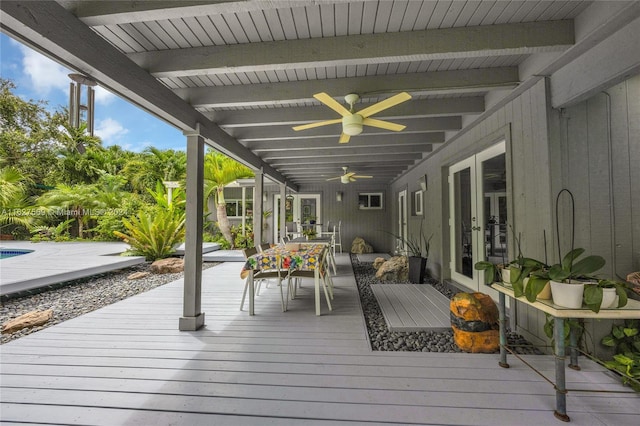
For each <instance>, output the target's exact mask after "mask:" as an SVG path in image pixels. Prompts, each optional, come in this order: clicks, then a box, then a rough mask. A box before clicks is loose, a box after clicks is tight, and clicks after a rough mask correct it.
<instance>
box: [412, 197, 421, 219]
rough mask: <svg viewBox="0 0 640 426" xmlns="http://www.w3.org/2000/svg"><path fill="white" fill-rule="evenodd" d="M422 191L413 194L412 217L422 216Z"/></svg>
mask: <svg viewBox="0 0 640 426" xmlns="http://www.w3.org/2000/svg"><path fill="white" fill-rule="evenodd" d="M422 205H423V203H422V191H415V192H414V193H413V215H414V216H422Z"/></svg>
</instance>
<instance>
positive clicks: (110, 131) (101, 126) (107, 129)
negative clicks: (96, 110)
mask: <svg viewBox="0 0 640 426" xmlns="http://www.w3.org/2000/svg"><path fill="white" fill-rule="evenodd" d="M127 133H129V130H127V129H125V128H124V127H122V124H120V123H118V122H117V121H116V120H114V119H113V118H105V119H104V120H99V121H97V123H96V128H95V134H96V136H98V137H100V139H102V142H104V143H105V145H113V144H115V143H116V142H117V141H118V139H120V138H121V137H122V136H124V135H126V134H127Z"/></svg>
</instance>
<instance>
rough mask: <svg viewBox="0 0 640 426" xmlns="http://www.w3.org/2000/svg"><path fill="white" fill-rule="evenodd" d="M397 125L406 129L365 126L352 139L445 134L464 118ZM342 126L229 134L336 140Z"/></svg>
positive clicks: (273, 128)
mask: <svg viewBox="0 0 640 426" xmlns="http://www.w3.org/2000/svg"><path fill="white" fill-rule="evenodd" d="M394 122H395V123H398V124H404V125H406V126H407V127H406V129H404V130H403V131H402V132H392V131H389V130H385V129H380V128H377V127H371V126H364V131H363V132H362V133H361V134H360V135H358V136H353V137H352V138H351V139H353V140H355V139H360V138H365V137H368V136H369V135H374V134H386V135H390V136H389V137H391V138H393V137H394V136H395V135H399V134H401V133H406V134H411V133H422V132H444V131H447V130H460V129H461V128H462V118H461V117H460V116H454V117H435V118H418V119H415V120H406V119H403V120H394ZM341 132H342V125H341V124H340V123H338V124H334V125H329V126H323V127H316V128H314V129H308V130H304V131H298V132H296V131H295V130H293V129H292V128H291V127H289V126H269V127H264V128H260V127H244V128H234V129H229V133H230V134H231V135H233V137H235V138H236V139H238V140H239V141H256V140H286V139H308V138H314V137H317V136H334V137H336V139H337V138H338V137H340V133H341Z"/></svg>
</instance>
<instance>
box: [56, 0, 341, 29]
mask: <svg viewBox="0 0 640 426" xmlns="http://www.w3.org/2000/svg"><path fill="white" fill-rule="evenodd" d="M321 1H322V3H323V4H330V3H345V2H346V1H347V0H331V1H330V0H321ZM60 3H63V4H65V5H66V6H65V7H67V8H68V9H69V10H71V11H73V12H74V13H75V14H76V15H77V16H78V18H80V20H81V21H82V22H84V23H85V24H87V25H89V26H98V25H121V24H130V23H134V22H145V21H159V20H164V19H181V18H188V17H193V16H211V15H221V14H223V13H237V12H254V11H262V10H265V9H275V8H289V7H304V6H309V2H308V1H304V0H278V1H275V2H274V1H269V2H265V1H262V0H242V1H238V0H216V1H215V2H211V1H202V0H196V1H193V0H179V1H176V0H169V1H159V0H153V1H133V0H131V1H124V0H119V1H80V2H78V1H69V0H63V1H60ZM314 3H318V0H316V1H315V2H314Z"/></svg>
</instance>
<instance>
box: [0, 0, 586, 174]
mask: <svg viewBox="0 0 640 426" xmlns="http://www.w3.org/2000/svg"><path fill="white" fill-rule="evenodd" d="M20 3H22V4H23V6H20V5H19V4H20ZM34 3H36V4H38V3H37V2H11V1H3V2H2V5H0V7H2V10H3V13H5V15H3V19H2V22H1V23H2V25H3V30H4V31H7V32H9V33H10V34H13V35H14V36H18V37H19V38H22V39H23V40H25V41H27V42H28V43H30V44H32V45H34V44H35V45H37V47H39V48H40V50H42V51H44V52H45V53H48V54H50V56H53V57H55V58H56V59H58V60H61V61H64V62H66V64H67V65H72V66H75V67H76V69H78V70H80V71H84V72H85V73H89V74H92V76H93V77H94V78H96V79H97V80H98V81H100V82H101V83H103V84H106V85H107V87H111V88H112V89H113V90H116V91H119V92H120V93H121V94H122V95H123V96H126V97H128V98H129V99H130V100H132V101H133V102H136V103H138V104H140V105H141V106H143V107H145V108H147V109H149V110H150V111H152V112H154V113H157V114H158V115H160V116H163V114H162V113H160V112H159V111H160V110H162V109H164V110H167V109H170V106H168V105H169V104H173V105H174V106H175V105H178V104H179V106H180V107H181V108H187V107H189V108H193V109H195V111H196V112H198V113H201V114H202V115H204V116H205V117H207V118H208V119H209V120H211V121H212V122H213V123H215V124H216V125H217V126H218V127H219V128H221V129H222V130H223V131H224V133H226V134H227V135H229V136H230V138H229V137H227V135H222V136H220V135H221V134H222V133H221V132H218V133H216V132H213V133H212V134H215V135H216V137H215V138H214V137H210V136H208V137H209V138H210V139H212V140H213V142H221V143H222V144H223V148H224V149H222V150H223V151H226V152H227V153H230V154H232V155H234V156H236V157H238V156H242V157H246V158H249V157H252V160H251V161H248V163H249V164H251V165H253V166H259V165H261V164H264V165H266V166H268V167H266V169H265V172H266V173H267V174H275V175H280V177H285V178H286V179H287V181H288V182H291V183H294V184H297V185H305V184H313V183H321V182H324V181H325V179H327V178H328V177H331V176H335V175H338V174H339V173H340V172H341V167H342V166H349V167H350V170H353V171H357V172H358V173H359V174H366V175H374V176H375V179H374V181H375V182H379V183H388V182H390V181H392V180H393V179H394V178H395V177H397V176H398V175H400V174H401V173H402V172H403V171H405V170H407V168H409V167H410V166H412V165H414V164H415V163H416V162H418V161H420V160H421V159H423V158H425V157H426V156H428V155H429V153H430V152H432V150H434V149H437V147H438V146H440V145H441V144H442V143H444V142H445V141H446V140H448V139H450V138H451V137H453V136H454V135H455V134H456V133H457V132H458V131H460V130H461V129H462V128H463V127H464V126H465V125H466V124H468V123H470V122H472V121H473V119H474V118H476V117H477V116H478V115H479V114H481V113H483V112H484V111H485V108H486V107H487V106H488V104H489V101H490V100H491V99H495V98H496V97H501V96H504V94H508V93H509V91H511V90H513V89H514V88H516V87H517V86H518V85H520V84H522V82H523V81H524V80H525V79H526V78H528V77H530V75H524V74H525V69H528V68H527V67H525V65H526V64H531V63H535V60H536V57H537V56H540V57H557V55H560V54H562V52H565V51H566V50H567V49H569V48H570V47H571V46H572V45H573V44H574V42H575V40H574V26H573V18H575V17H576V16H577V15H578V14H580V13H581V12H582V11H584V10H585V8H586V7H587V6H588V5H589V3H590V2H585V1H413V0H412V1H400V0H394V1H294V0H270V1H252V0H250V1H233V0H229V1H218V2H213V3H211V2H202V1H145V2H140V1H137V2H133V1H114V2H105V1H103V2H97V1H58V2H57V3H58V4H60V5H61V6H63V7H64V8H65V9H66V11H68V12H71V15H69V14H67V13H66V12H65V11H64V10H58V9H60V8H59V7H58V6H57V5H56V7H58V9H55V8H53V7H52V6H51V5H48V6H46V11H41V9H40V8H37V9H36V6H35V5H34ZM40 6H41V7H45V6H44V5H42V4H40V5H39V6H38V7H40ZM21 7H23V8H33V9H32V10H30V11H29V13H31V15H36V14H38V13H41V14H44V15H43V16H45V20H47V19H51V20H54V22H52V23H48V24H47V25H51V26H52V27H51V31H50V33H55V32H57V31H62V30H59V29H57V27H56V28H53V25H60V24H61V23H64V25H65V26H67V27H68V30H70V31H75V32H76V33H77V34H76V36H77V39H76V40H75V43H77V44H79V46H78V47H77V49H78V52H77V53H72V54H67V51H72V50H73V49H74V46H72V44H73V43H74V41H73V40H71V39H70V40H68V41H67V43H69V46H63V40H64V37H63V36H62V35H61V36H60V38H59V39H55V40H54V38H55V36H54V35H53V34H50V33H47V34H50V35H47V34H43V32H44V31H43V30H41V29H39V28H38V27H37V25H35V24H34V25H30V24H29V23H27V24H26V26H27V27H29V28H30V30H29V31H33V32H36V33H38V32H40V34H42V35H43V36H44V37H45V38H46V39H48V40H50V42H49V44H47V43H46V42H41V41H39V39H38V37H35V36H33V35H30V34H29V31H26V30H24V29H21V28H20V27H19V25H16V24H13V23H12V22H11V20H9V19H6V18H7V16H9V15H11V16H12V17H16V20H17V21H20V22H21V25H24V23H25V21H27V20H28V19H30V18H28V15H26V14H25V16H26V17H24V18H22V17H19V15H20V14H21V13H22V12H20V8H21ZM63 12H64V13H63ZM35 18H37V16H36V17H35ZM35 18H34V19H35ZM39 25H42V22H39ZM81 26H84V27H87V28H89V29H90V30H91V31H92V32H93V33H94V34H97V35H98V36H99V37H101V38H102V39H104V40H106V41H107V42H108V43H109V45H110V46H109V47H108V48H105V47H104V46H103V47H100V50H101V52H100V54H104V57H105V59H104V60H106V58H107V57H109V55H113V58H115V59H112V60H111V62H112V63H113V62H116V59H117V61H118V62H119V61H120V60H121V59H120V58H118V56H115V55H119V56H120V57H122V58H123V59H122V65H121V68H123V69H125V68H126V69H128V68H129V67H132V66H134V63H135V66H138V67H140V68H142V69H143V70H144V72H145V73H148V74H146V75H142V74H140V75H138V73H136V72H133V71H132V72H131V75H127V74H126V73H124V74H123V73H120V74H122V75H120V76H118V74H117V73H113V74H111V75H108V72H106V71H104V70H102V71H100V72H95V73H92V72H91V70H92V67H96V68H97V65H95V64H97V63H99V62H100V59H99V58H98V59H95V60H94V62H95V64H91V63H90V62H91V61H90V59H89V58H88V56H89V55H90V53H87V52H84V51H83V50H82V49H91V48H92V47H91V46H92V44H93V46H98V44H99V43H96V42H93V41H92V37H89V36H87V37H82V36H80V35H79V34H80V33H82V31H83V28H82V27H81ZM73 28H76V29H75V30H74V29H73ZM83 43H85V44H86V46H84V47H83V46H82V44H83ZM53 44H55V45H56V46H53ZM93 48H96V47H93ZM109 49H111V50H113V49H115V50H117V51H118V52H104V51H106V50H109ZM550 53H551V55H549V54H550ZM553 54H555V55H556V56H553ZM123 55H125V56H126V58H125V57H124V56H123ZM545 55H546V56H545ZM83 56H86V58H82V57H83ZM78 58H80V59H82V60H80V61H79V60H78ZM127 58H128V59H127ZM130 61H133V63H131V62H130ZM529 74H530V73H529ZM151 77H153V79H155V80H156V81H157V82H159V83H160V84H162V85H163V86H164V87H165V88H166V89H168V90H170V91H171V92H173V93H175V95H177V96H178V97H179V98H180V99H182V100H183V101H184V104H182V103H181V102H179V101H171V99H170V98H171V96H169V95H167V94H165V91H163V90H161V88H160V89H153V84H152V83H150V82H148V81H147V79H150V78H151ZM126 78H129V79H130V81H131V82H136V81H137V82H138V83H137V84H138V86H136V85H134V84H133V83H127V82H125V81H124V79H126ZM117 80H122V81H117ZM143 86H144V87H143ZM147 86H148V87H147ZM137 87H141V88H140V89H137ZM118 89H120V90H118ZM152 89H153V91H152ZM143 90H147V94H146V95H143V94H142V93H143ZM401 91H407V92H409V93H411V94H412V96H413V99H412V100H410V101H408V102H405V103H403V104H401V105H398V106H396V107H393V108H390V109H388V110H386V111H384V112H382V113H379V114H377V115H376V116H375V118H381V119H389V120H392V121H394V122H398V123H401V124H405V125H406V129H405V130H404V131H402V132H400V133H394V132H388V131H384V130H382V129H377V128H372V127H365V130H364V132H363V133H362V134H361V135H359V136H355V137H352V138H351V141H350V143H348V144H338V138H339V135H340V133H341V127H340V124H336V125H331V126H324V127H319V128H315V129H311V130H307V131H301V132H294V131H293V130H292V129H291V126H292V125H296V124H301V123H308V122H312V121H316V120H327V119H333V118H338V116H337V114H336V113H335V112H334V111H332V110H331V109H329V108H328V107H326V106H324V105H321V104H320V103H319V102H317V101H316V100H314V99H313V96H312V95H313V94H314V93H317V92H327V93H329V94H330V95H331V96H333V97H334V98H335V99H336V100H338V101H339V102H344V100H343V97H344V95H346V94H347V93H357V94H359V95H360V96H361V97H362V98H363V99H362V104H358V105H357V106H356V109H361V108H362V107H364V105H367V104H370V103H372V102H376V101H379V100H382V99H385V98H387V97H389V96H392V95H393V94H396V93H398V92H401ZM491 92H493V93H496V95H494V96H493V97H492V95H491ZM151 93H157V96H158V98H160V97H163V98H164V99H161V100H154V99H151V98H153V96H154V95H152V94H151ZM143 97H144V98H145V100H144V101H143V100H142V98H143ZM150 105H153V106H150ZM161 105H165V106H164V107H162V106H161ZM176 108H177V107H176ZM178 115H180V114H177V113H176V114H173V117H174V119H173V124H176V125H178V124H179V123H184V122H187V121H188V120H187V119H184V120H181V119H178V118H175V117H177V116H178ZM192 115H193V114H192ZM170 121H171V120H170ZM197 121H202V120H201V119H199V120H197ZM213 127H214V128H215V127H216V126H213ZM217 130H219V129H217ZM234 144H241V145H242V146H243V147H244V148H246V149H244V148H240V147H237V148H236V147H234ZM254 156H255V157H257V158H255V157H254ZM246 158H245V160H246ZM271 172H275V173H271Z"/></svg>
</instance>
